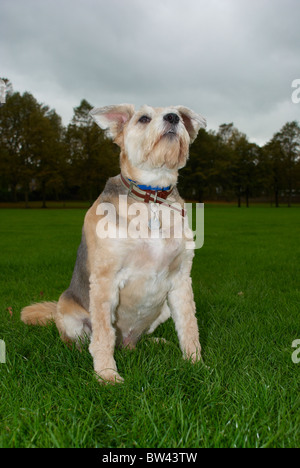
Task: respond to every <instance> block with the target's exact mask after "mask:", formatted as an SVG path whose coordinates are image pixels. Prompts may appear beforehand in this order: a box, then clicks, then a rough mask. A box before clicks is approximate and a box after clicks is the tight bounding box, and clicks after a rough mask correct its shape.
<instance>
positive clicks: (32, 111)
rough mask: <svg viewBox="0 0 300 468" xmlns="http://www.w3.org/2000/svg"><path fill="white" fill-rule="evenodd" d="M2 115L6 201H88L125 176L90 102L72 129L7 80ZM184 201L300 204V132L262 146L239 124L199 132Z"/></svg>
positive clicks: (0, 188) (0, 185)
mask: <svg viewBox="0 0 300 468" xmlns="http://www.w3.org/2000/svg"><path fill="white" fill-rule="evenodd" d="M5 82H6V85H7V96H6V103H5V104H3V105H2V106H1V108H0V201H10V202H16V201H20V200H22V201H24V202H25V205H26V206H28V203H29V201H30V200H41V201H42V206H44V207H46V200H89V201H90V202H92V201H93V200H94V199H95V198H97V196H98V195H99V193H100V192H101V191H102V189H103V187H104V185H105V182H106V180H107V179H108V177H111V176H114V175H117V174H118V173H119V160H118V155H119V150H118V147H117V146H116V145H114V144H113V143H112V142H111V141H110V140H109V139H107V138H106V137H105V135H104V132H103V131H102V130H101V129H100V128H99V127H98V126H97V125H96V124H95V123H94V122H93V120H92V119H91V117H90V116H89V111H90V110H91V109H92V107H93V106H92V105H91V104H90V103H89V102H87V101H86V100H85V99H83V100H82V101H81V103H80V104H79V106H78V107H76V108H74V115H73V118H72V120H71V122H70V123H69V125H68V126H64V125H63V124H62V119H61V117H60V116H59V115H58V114H57V113H56V112H55V110H53V109H50V108H49V107H48V106H46V105H44V104H41V103H39V102H38V101H37V100H36V98H35V97H34V96H33V95H32V94H30V93H28V92H25V93H23V94H20V93H19V92H14V91H13V88H12V86H11V84H10V82H9V81H8V80H5ZM178 185H179V190H181V191H182V193H183V194H184V197H185V199H186V200H195V201H198V202H203V201H208V200H211V201H214V200H215V201H233V200H236V202H237V205H238V206H241V204H242V202H243V203H245V204H246V206H249V203H250V199H252V200H260V201H269V202H271V203H274V205H275V206H279V204H280V203H287V205H288V206H291V204H292V203H293V202H299V201H300V126H299V122H297V121H292V122H287V123H286V124H285V125H284V126H283V127H282V128H281V130H279V131H278V132H277V133H275V134H274V135H273V137H272V138H271V140H270V141H269V142H267V143H266V144H265V145H264V146H259V145H257V144H255V143H251V142H250V141H249V140H248V138H247V136H246V134H244V133H242V132H240V131H239V130H238V129H237V128H236V127H235V126H234V124H233V123H228V124H222V125H220V126H219V129H218V131H216V132H214V131H208V132H207V131H206V130H203V129H201V130H200V132H199V135H198V137H197V139H196V140H195V142H194V143H193V145H192V146H191V148H190V158H189V161H188V164H187V166H186V167H185V168H183V169H182V170H181V171H180V176H179V182H178Z"/></svg>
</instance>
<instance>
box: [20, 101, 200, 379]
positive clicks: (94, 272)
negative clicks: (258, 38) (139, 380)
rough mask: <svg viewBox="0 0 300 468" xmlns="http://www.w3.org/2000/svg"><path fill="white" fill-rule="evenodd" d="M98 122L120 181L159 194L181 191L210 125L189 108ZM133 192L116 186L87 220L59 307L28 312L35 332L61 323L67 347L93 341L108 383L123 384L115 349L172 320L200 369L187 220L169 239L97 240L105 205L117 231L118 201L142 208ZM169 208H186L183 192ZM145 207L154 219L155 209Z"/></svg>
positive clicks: (123, 110) (119, 113) (114, 110)
mask: <svg viewBox="0 0 300 468" xmlns="http://www.w3.org/2000/svg"><path fill="white" fill-rule="evenodd" d="M170 114H172V115H175V116H177V121H176V124H173V123H172V122H171V123H170V122H169V121H167V120H166V118H165V116H166V115H170ZM91 115H92V116H93V117H94V119H95V120H96V122H97V123H98V124H99V126H100V127H101V128H103V129H105V130H106V131H107V135H108V136H109V137H110V138H112V139H113V140H114V142H115V143H117V144H118V145H119V146H120V149H121V153H120V165H121V173H122V174H123V175H124V176H125V177H128V178H130V179H133V180H136V181H138V183H140V184H145V185H154V186H167V185H170V184H172V185H173V186H175V185H176V181H177V177H178V169H179V168H181V167H183V166H184V165H185V163H186V160H187V158H188V149H189V144H190V143H191V142H192V141H193V140H194V139H195V137H196V135H197V132H198V130H199V128H200V127H203V126H204V125H205V123H204V119H203V118H202V117H201V116H199V115H197V114H195V113H194V112H193V111H191V110H190V109H187V108H185V107H183V106H175V107H174V106H171V107H169V108H152V107H149V106H143V107H142V108H141V109H140V110H139V111H138V112H135V111H134V108H133V106H132V105H129V104H121V105H119V106H108V107H105V108H100V109H94V110H93V111H92V112H91ZM143 115H147V116H149V122H147V123H141V122H140V121H139V119H140V117H141V116H143ZM127 192H128V191H127V190H126V189H125V188H124V186H123V185H122V182H121V179H120V176H116V177H114V178H111V179H109V181H108V182H107V184H106V187H105V189H104V191H103V192H102V194H101V195H100V197H99V198H98V200H96V201H95V203H94V204H93V206H92V207H91V208H90V209H89V211H88V212H87V214H86V216H85V220H84V226H83V231H82V242H81V245H80V247H79V249H78V256H77V261H76V265H75V269H74V273H73V277H72V281H71V284H70V287H69V288H68V289H67V290H66V291H65V292H64V293H63V294H62V295H61V296H60V298H59V301H58V303H57V304H56V303H42V304H34V305H32V306H29V307H26V308H25V309H23V311H22V315H21V318H22V320H23V321H24V322H25V323H29V324H37V323H38V324H42V325H45V324H46V323H47V322H48V321H49V320H51V319H52V320H54V321H55V323H56V325H57V328H58V330H59V333H60V336H61V338H62V339H63V340H64V341H66V342H68V341H70V340H71V341H76V342H77V343H78V342H80V340H81V339H82V338H83V337H84V336H89V335H91V342H90V346H89V350H90V353H91V354H92V356H93V360H94V369H95V372H96V374H97V375H98V376H99V378H100V380H101V382H111V383H115V382H121V381H122V380H123V379H122V378H121V377H120V376H119V374H118V371H117V366H116V362H115V359H114V349H115V346H116V345H122V346H127V347H130V348H134V347H135V345H136V343H137V341H138V339H139V338H140V337H141V336H142V334H143V333H152V332H153V331H154V330H155V328H156V327H157V326H158V325H159V324H160V323H162V322H164V321H165V320H167V319H168V318H169V317H170V316H172V318H173V320H174V322H175V327H176V330H177V334H178V338H179V343H180V347H181V350H182V353H183V356H184V357H185V358H187V359H190V360H191V361H192V362H196V361H197V360H199V359H200V355H201V347H200V343H199V333H198V326H197V320H196V316H195V311H196V310H195V303H194V299H193V290H192V283H191V278H190V272H191V267H192V259H193V256H194V253H193V250H188V249H186V248H185V241H186V239H190V234H189V233H188V234H185V236H184V237H183V238H180V239H178V238H177V237H176V236H175V234H174V233H175V231H176V228H177V227H178V226H179V228H180V229H183V227H182V223H183V218H182V217H181V215H179V218H178V216H177V218H176V216H175V215H174V216H173V217H170V218H169V220H168V217H167V220H168V222H167V224H166V225H162V227H161V231H163V230H164V229H166V231H167V230H168V229H169V232H170V235H169V236H168V237H166V238H159V239H153V238H148V239H144V238H137V239H135V238H132V237H130V236H127V237H124V238H123V237H121V238H104V239H102V238H100V237H99V236H98V235H97V226H98V223H99V221H105V219H106V218H105V215H104V214H103V213H102V214H99V212H98V210H99V208H101V207H102V206H103V204H105V203H109V204H110V206H113V207H114V208H115V213H116V223H117V226H118V227H120V226H121V223H122V222H123V221H124V219H122V216H124V215H123V213H122V212H121V211H120V206H119V200H120V198H119V197H120V196H122V197H123V198H124V200H126V202H125V203H126V210H130V208H134V206H135V205H134V203H136V200H134V199H133V198H132V197H131V196H127ZM168 203H170V204H172V203H177V205H178V206H179V207H183V204H184V202H183V200H182V199H181V197H180V196H179V194H178V192H177V189H176V188H174V189H173V192H172V193H171V195H170V196H169V198H168ZM145 206H146V210H147V213H149V214H150V205H149V204H148V205H145ZM159 208H160V211H159V216H160V219H161V220H162V219H165V218H166V216H165V215H167V214H170V211H172V210H171V209H170V207H169V206H163V205H160V207H159ZM126 212H127V211H126ZM163 215H164V216H163ZM132 219H134V216H132V215H129V216H128V217H127V222H128V223H130V222H131V220H132ZM178 223H179V224H178ZM127 229H129V228H128V227H127ZM128 232H129V231H128Z"/></svg>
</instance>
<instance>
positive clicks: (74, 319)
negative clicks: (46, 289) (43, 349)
mask: <svg viewBox="0 0 300 468" xmlns="http://www.w3.org/2000/svg"><path fill="white" fill-rule="evenodd" d="M55 323H56V326H57V328H58V331H59V334H60V337H61V339H62V340H63V341H65V342H66V343H70V342H72V341H74V342H75V343H76V344H77V346H78V347H79V348H80V344H81V342H82V341H83V340H84V339H85V338H87V337H89V336H90V334H91V332H92V327H91V321H90V316H89V313H88V311H87V310H86V309H85V308H84V307H82V306H81V305H80V304H79V303H78V302H77V301H76V299H75V297H73V295H72V293H71V292H70V291H69V290H67V291H65V292H64V293H63V294H62V295H61V296H60V298H59V301H58V304H57V313H56V315H55Z"/></svg>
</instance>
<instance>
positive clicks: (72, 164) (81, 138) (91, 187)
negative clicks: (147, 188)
mask: <svg viewBox="0 0 300 468" xmlns="http://www.w3.org/2000/svg"><path fill="white" fill-rule="evenodd" d="M91 109H92V106H91V105H90V104H89V103H88V102H87V101H86V100H85V99H83V100H82V101H81V103H80V105H79V106H78V107H76V108H75V109H74V116H73V119H72V121H71V123H70V124H69V126H68V129H67V132H66V143H67V146H68V152H69V157H68V159H69V182H70V184H71V185H73V186H78V187H80V188H81V192H82V194H83V196H84V197H87V198H88V199H89V201H90V203H92V201H93V200H94V199H95V198H96V197H97V196H98V194H99V193H100V192H101V190H102V189H103V187H104V185H105V182H106V180H107V179H108V177H111V176H112V175H116V174H118V172H119V164H118V157H117V154H118V151H117V150H116V149H114V147H113V144H112V143H111V142H110V141H109V140H108V139H106V138H105V136H104V133H103V131H102V130H101V129H100V128H99V127H98V126H97V125H96V124H95V123H94V121H93V119H92V118H91V116H90V115H89V112H90V110H91Z"/></svg>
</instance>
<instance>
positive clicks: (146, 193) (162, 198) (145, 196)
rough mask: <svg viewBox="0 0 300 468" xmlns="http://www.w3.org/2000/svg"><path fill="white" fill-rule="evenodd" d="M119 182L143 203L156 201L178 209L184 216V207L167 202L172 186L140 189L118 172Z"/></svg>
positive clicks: (130, 194)
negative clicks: (166, 188)
mask: <svg viewBox="0 0 300 468" xmlns="http://www.w3.org/2000/svg"><path fill="white" fill-rule="evenodd" d="M120 178H121V182H122V184H123V185H124V187H126V188H127V189H128V193H127V195H128V196H131V197H133V198H135V199H136V200H142V201H143V202H145V203H150V202H151V203H158V204H159V205H165V206H169V207H170V208H172V210H175V211H178V212H179V213H180V214H181V216H183V217H184V216H186V211H185V210H184V209H180V208H178V207H175V206H173V205H172V203H168V202H167V201H166V199H167V198H168V196H169V195H170V194H171V192H172V191H173V187H171V188H170V189H169V190H142V189H141V188H140V187H138V185H137V184H136V183H135V182H133V181H130V180H128V179H127V178H126V177H124V176H123V175H122V174H120Z"/></svg>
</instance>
